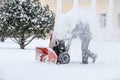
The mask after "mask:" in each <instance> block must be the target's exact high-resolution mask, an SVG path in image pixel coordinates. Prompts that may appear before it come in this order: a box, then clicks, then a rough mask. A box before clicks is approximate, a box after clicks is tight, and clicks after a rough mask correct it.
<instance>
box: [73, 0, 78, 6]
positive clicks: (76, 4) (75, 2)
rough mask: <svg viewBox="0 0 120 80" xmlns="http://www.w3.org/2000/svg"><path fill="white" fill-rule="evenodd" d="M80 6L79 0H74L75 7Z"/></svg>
mask: <svg viewBox="0 0 120 80" xmlns="http://www.w3.org/2000/svg"><path fill="white" fill-rule="evenodd" d="M78 7H79V0H73V8H78Z"/></svg>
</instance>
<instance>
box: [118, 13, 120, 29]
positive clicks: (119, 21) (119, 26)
mask: <svg viewBox="0 0 120 80" xmlns="http://www.w3.org/2000/svg"><path fill="white" fill-rule="evenodd" d="M118 28H119V29H120V13H118Z"/></svg>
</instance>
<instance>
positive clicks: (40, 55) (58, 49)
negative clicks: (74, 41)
mask: <svg viewBox="0 0 120 80" xmlns="http://www.w3.org/2000/svg"><path fill="white" fill-rule="evenodd" d="M36 60H39V61H40V62H48V63H59V64H67V63H69V62H70V55H69V54H68V49H67V47H65V42H64V41H63V40H56V41H55V44H54V46H53V47H52V48H47V47H36Z"/></svg>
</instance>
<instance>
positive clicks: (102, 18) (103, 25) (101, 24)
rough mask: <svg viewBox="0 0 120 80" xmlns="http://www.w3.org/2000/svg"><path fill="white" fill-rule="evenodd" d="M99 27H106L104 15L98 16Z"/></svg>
mask: <svg viewBox="0 0 120 80" xmlns="http://www.w3.org/2000/svg"><path fill="white" fill-rule="evenodd" d="M100 27H102V28H105V27H106V14H100Z"/></svg>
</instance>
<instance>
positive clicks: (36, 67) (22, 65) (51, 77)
mask: <svg viewBox="0 0 120 80" xmlns="http://www.w3.org/2000/svg"><path fill="white" fill-rule="evenodd" d="M48 43H49V40H34V41H33V42H32V43H31V44H30V45H28V46H27V47H26V49H25V50H21V49H19V46H18V45H17V44H15V43H13V42H12V41H11V40H9V39H7V40H6V42H5V43H1V42H0V80H120V42H107V41H95V40H92V41H91V43H90V46H89V48H90V50H92V51H93V52H95V53H97V55H98V59H97V61H96V63H95V64H92V63H91V59H89V64H87V65H83V64H81V50H80V41H79V40H78V39H75V40H73V42H72V47H71V51H70V55H71V62H70V63H69V64H65V65H54V64H47V63H40V62H38V61H36V60H35V59H34V56H35V47H36V46H40V45H42V46H48Z"/></svg>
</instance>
